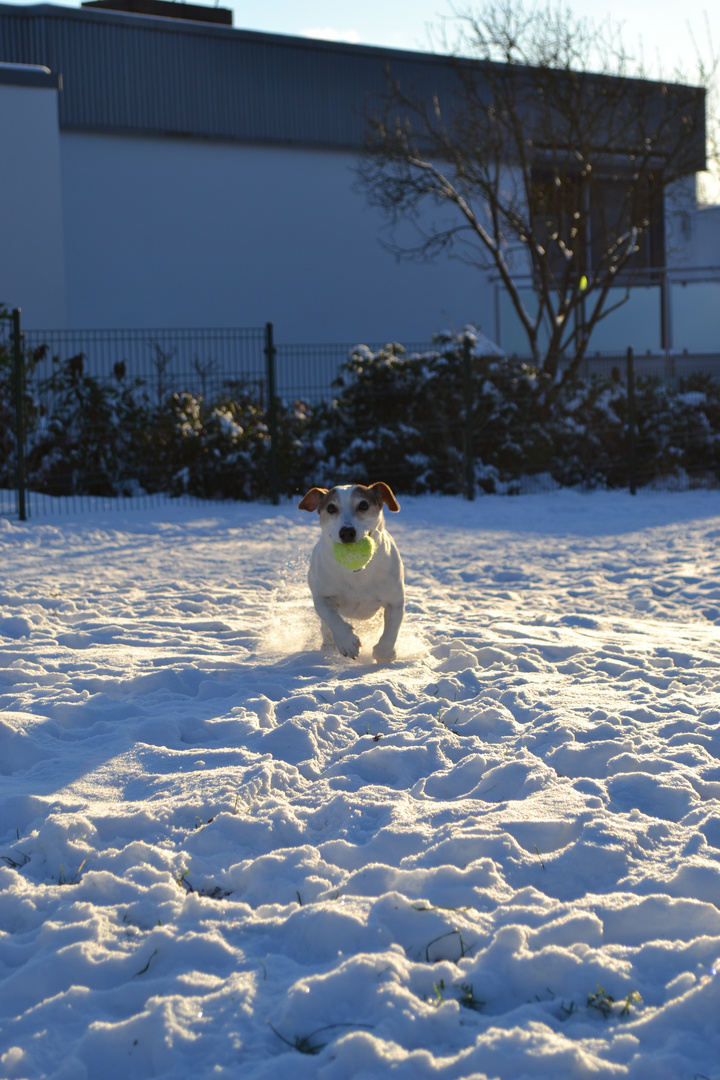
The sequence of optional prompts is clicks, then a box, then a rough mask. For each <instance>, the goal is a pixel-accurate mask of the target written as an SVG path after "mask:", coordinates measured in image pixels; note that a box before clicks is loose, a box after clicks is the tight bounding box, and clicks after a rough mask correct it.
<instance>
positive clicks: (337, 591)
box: [298, 483, 405, 663]
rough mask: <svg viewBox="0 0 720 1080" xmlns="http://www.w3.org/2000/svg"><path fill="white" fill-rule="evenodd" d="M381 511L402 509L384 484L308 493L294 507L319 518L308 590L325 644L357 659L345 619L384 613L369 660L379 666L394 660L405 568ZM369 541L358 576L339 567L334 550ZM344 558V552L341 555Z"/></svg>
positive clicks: (352, 632) (353, 636)
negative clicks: (367, 556) (369, 553)
mask: <svg viewBox="0 0 720 1080" xmlns="http://www.w3.org/2000/svg"><path fill="white" fill-rule="evenodd" d="M383 506H387V508H388V510H390V511H392V513H393V514H396V513H397V512H398V510H399V509H400V504H399V503H398V501H397V499H396V498H395V496H394V495H393V493H392V491H391V490H390V488H389V487H388V485H387V484H383V483H377V484H370V485H369V487H365V486H364V485H362V484H342V485H340V486H338V487H334V488H330V490H328V489H327V488H317V487H314V488H310V490H309V491H308V493H307V495H305V496H304V497H303V499H302V501H301V502H300V503H299V505H298V509H299V510H307V511H309V512H310V513H312V512H313V511H315V510H317V512H318V515H319V517H320V539H319V540H318V542H317V544H316V545H315V547H314V548H313V553H312V557H311V559H310V571H309V573H308V584H309V586H310V592H311V593H312V598H313V603H314V605H315V610H316V612H317V613H318V615H319V616H320V624H321V627H322V635H323V644H324V645H331V644H333V643H334V644H335V646H336V648H337V649H338V651H339V652H340V653H341V654H342V655H343V656H349V657H351V658H352V659H355V658H356V657H357V655H358V653H359V652H360V639H359V638H358V636H357V635H356V633H355V630H354V628H353V626H352V625H351V624H350V623H349V622H346V619H370V618H372V616H373V615H374V614H375V613H376V612H377V611H379V610H380V608H383V610H384V612H385V626H384V629H383V632H382V636H381V637H380V640H379V641H378V643H377V644H376V645H375V647H374V649H373V656H374V657H375V659H376V660H377V661H379V662H380V663H389V662H390V661H391V660H394V659H395V642H396V641H397V636H398V631H399V630H400V624H401V623H402V620H403V615H404V614H405V586H404V575H403V564H402V559H401V558H400V552H399V551H398V549H397V546H396V544H395V541H394V540H393V538H392V537H391V536H390V534H389V533H388V532H387V531H386V530H385V521H384V518H383ZM365 537H370V539H371V540H372V541H373V543H374V550H373V554H372V557H371V558H370V560H369V562H367V563H366V564H365V566H363V567H362V569H359V570H351V569H348V568H347V567H346V566H344V565H342V564H341V562H340V561H338V559H337V558H336V556H335V545H336V544H358V543H359V542H361V541H363V540H364V539H365ZM340 554H342V551H340Z"/></svg>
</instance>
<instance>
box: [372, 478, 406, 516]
mask: <svg viewBox="0 0 720 1080" xmlns="http://www.w3.org/2000/svg"><path fill="white" fill-rule="evenodd" d="M369 486H370V489H371V491H372V492H373V493H374V495H375V497H376V498H377V500H378V502H379V503H380V505H381V506H382V505H383V503H384V504H385V506H387V508H388V510H392V512H393V514H397V512H398V510H399V509H400V503H399V502H398V501H397V499H396V498H395V496H394V495H393V493H392V491H391V489H390V488H389V487H388V485H387V484H383V483H382V481H379V482H378V483H377V484H370V485H369Z"/></svg>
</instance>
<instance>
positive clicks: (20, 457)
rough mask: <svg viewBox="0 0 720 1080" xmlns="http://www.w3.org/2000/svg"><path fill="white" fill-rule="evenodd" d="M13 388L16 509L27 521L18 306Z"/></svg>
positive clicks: (14, 322)
mask: <svg viewBox="0 0 720 1080" xmlns="http://www.w3.org/2000/svg"><path fill="white" fill-rule="evenodd" d="M12 326H13V328H12V339H13V390H14V394H15V439H16V441H17V510H18V518H19V519H20V521H27V510H26V506H25V363H24V357H23V348H22V339H23V333H22V330H21V329H20V308H13V313H12Z"/></svg>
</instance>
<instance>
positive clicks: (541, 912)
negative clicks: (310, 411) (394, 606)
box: [0, 491, 720, 1080]
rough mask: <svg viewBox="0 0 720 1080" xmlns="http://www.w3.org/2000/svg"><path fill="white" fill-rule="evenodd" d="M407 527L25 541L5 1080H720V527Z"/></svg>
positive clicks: (572, 516)
mask: <svg viewBox="0 0 720 1080" xmlns="http://www.w3.org/2000/svg"><path fill="white" fill-rule="evenodd" d="M401 502H402V504H403V505H402V511H401V513H400V514H399V515H397V516H395V515H393V516H392V520H391V521H390V522H389V524H390V527H391V531H392V532H393V535H394V536H395V537H396V539H397V541H398V544H399V546H400V549H401V551H402V553H403V556H404V559H405V563H406V571H407V580H408V598H409V603H408V613H407V617H406V622H405V625H404V629H403V631H402V634H401V639H400V655H399V658H398V660H397V661H396V662H395V663H393V664H391V665H389V666H378V665H376V664H373V663H372V661H371V659H370V653H369V651H367V650H366V649H365V645H366V644H367V645H371V644H372V641H373V640H374V639H373V632H372V628H369V629H367V630H366V632H365V633H364V634H363V633H361V637H363V639H364V650H363V653H362V654H361V656H360V658H359V660H357V661H350V660H345V659H342V658H340V657H339V656H337V655H334V656H333V655H328V654H326V653H323V652H322V651H321V649H320V634H319V630H318V628H317V625H316V619H315V616H314V613H313V612H312V608H311V604H310V597H309V593H308V591H307V587H306V585H305V580H304V578H305V572H306V568H307V564H308V559H309V551H310V548H311V546H312V544H313V542H314V539H315V536H316V529H317V521H316V519H315V516H314V515H313V516H312V517H311V516H310V515H307V514H302V513H299V512H297V511H296V510H295V509H294V506H293V505H291V504H286V505H284V506H281V507H279V508H272V507H268V506H247V505H228V506H222V507H220V508H218V507H217V506H211V507H202V506H191V507H181V506H174V505H169V506H167V507H164V508H159V509H157V508H156V509H154V510H146V511H141V510H138V511H135V512H133V513H132V514H127V515H123V514H121V513H119V512H118V513H115V514H112V513H105V514H104V515H98V514H95V515H92V514H89V513H88V514H85V515H84V516H80V515H77V516H74V517H73V516H68V517H66V518H56V519H47V518H38V519H36V520H35V521H33V522H30V523H28V524H25V525H21V524H19V523H17V522H13V521H10V520H7V519H0V575H1V581H0V605H1V606H0V708H1V709H2V715H1V718H0V773H1V774H2V776H1V780H0V855H1V856H2V860H3V861H2V863H1V864H0V1062H1V1063H0V1076H2V1077H8V1078H18V1077H23V1078H29V1080H35V1078H40V1077H52V1078H54V1080H61V1078H62V1080H85V1078H87V1080H126V1078H128V1077H132V1078H133V1080H135V1078H140V1080H142V1078H150V1077H154V1078H160V1077H162V1078H172V1080H185V1078H187V1080H198V1078H204V1077H208V1078H210V1077H229V1078H242V1080H261V1078H262V1080H269V1078H281V1077H288V1076H290V1077H292V1080H305V1078H315V1077H317V1078H322V1080H361V1078H362V1080H382V1078H384V1077H392V1078H393V1080H418V1078H420V1080H422V1078H425V1077H432V1078H434V1080H459V1078H467V1077H473V1078H477V1080H480V1078H485V1077H488V1078H496V1077H499V1078H501V1080H521V1078H527V1077H533V1078H542V1080H565V1078H570V1077H573V1078H575V1077H593V1078H598V1077H600V1078H606V1077H613V1078H615V1077H630V1078H632V1080H641V1078H642V1080H666V1078H667V1080H693V1078H695V1077H696V1076H700V1077H708V1078H710V1080H717V1078H718V1077H720V1025H719V1024H718V1017H719V1016H720V975H719V976H716V975H715V972H716V962H717V961H720V813H719V811H720V646H719V640H718V639H719V633H720V553H719V545H718V540H719V539H720V495H719V494H718V493H715V492H690V493H686V494H674V495H640V496H638V497H637V498H636V499H632V498H631V497H630V496H629V495H627V494H625V493H619V492H618V493H596V494H591V495H587V494H585V495H582V494H578V493H574V492H568V491H562V492H556V493H553V494H548V495H541V496H524V497H521V498H516V499H510V498H500V497H493V498H481V499H478V500H477V501H476V502H475V503H473V504H472V505H470V504H467V503H465V502H463V501H462V500H459V499H457V500H456V499H449V498H445V499H441V498H429V497H428V498H422V499H420V498H418V499H403V500H401ZM611 999H612V1000H611Z"/></svg>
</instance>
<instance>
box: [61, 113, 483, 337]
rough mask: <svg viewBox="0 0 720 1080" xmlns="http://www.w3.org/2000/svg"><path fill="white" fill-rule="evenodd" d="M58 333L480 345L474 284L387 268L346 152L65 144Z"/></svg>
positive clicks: (437, 269)
mask: <svg viewBox="0 0 720 1080" xmlns="http://www.w3.org/2000/svg"><path fill="white" fill-rule="evenodd" d="M61 150H62V169H63V183H64V191H65V219H64V226H65V238H66V265H67V280H68V320H69V324H70V325H73V326H78V327H133V326H136V327H143V326H146V327H150V326H155V327H157V326H218V327H222V326H257V325H261V324H263V323H265V322H268V321H270V322H273V323H274V324H275V333H276V338H277V340H278V341H281V342H283V341H284V342H313V343H314V342H360V341H382V342H384V341H389V340H399V341H425V340H428V339H429V337H430V335H431V334H432V333H433V332H435V331H436V330H443V329H447V327H448V323H449V322H451V323H453V324H454V325H455V326H457V327H459V326H462V325H463V324H465V323H467V322H471V321H477V322H479V323H480V324H481V325H482V326H483V327H484V328H485V329H486V331H487V332H488V333H489V334H490V335H491V334H492V323H493V304H492V290H491V288H490V286H489V284H488V282H487V277H486V275H483V274H481V273H479V272H478V271H473V270H471V269H468V268H467V267H465V266H463V265H462V264H461V263H459V262H456V261H452V260H447V259H443V260H442V261H440V262H438V263H437V264H431V265H415V264H408V263H402V264H398V263H397V262H396V261H395V259H394V258H393V257H392V256H391V255H390V254H389V253H388V252H386V251H384V250H383V249H382V248H381V246H380V244H379V243H378V237H379V235H380V234H381V224H380V219H379V217H378V215H377V213H376V212H375V211H372V210H370V209H368V208H367V206H366V204H365V198H364V196H363V195H361V194H359V193H357V192H355V191H354V190H353V185H354V174H353V171H352V168H353V165H354V163H355V155H354V154H352V153H343V152H336V151H316V150H303V149H286V148H277V147H253V146H238V145H235V144H219V143H212V142H200V141H188V140H180V139H172V138H165V139H153V138H138V137H132V136H129V137H125V136H108V135H94V134H78V133H71V132H64V133H63V134H62V137H61Z"/></svg>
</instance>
